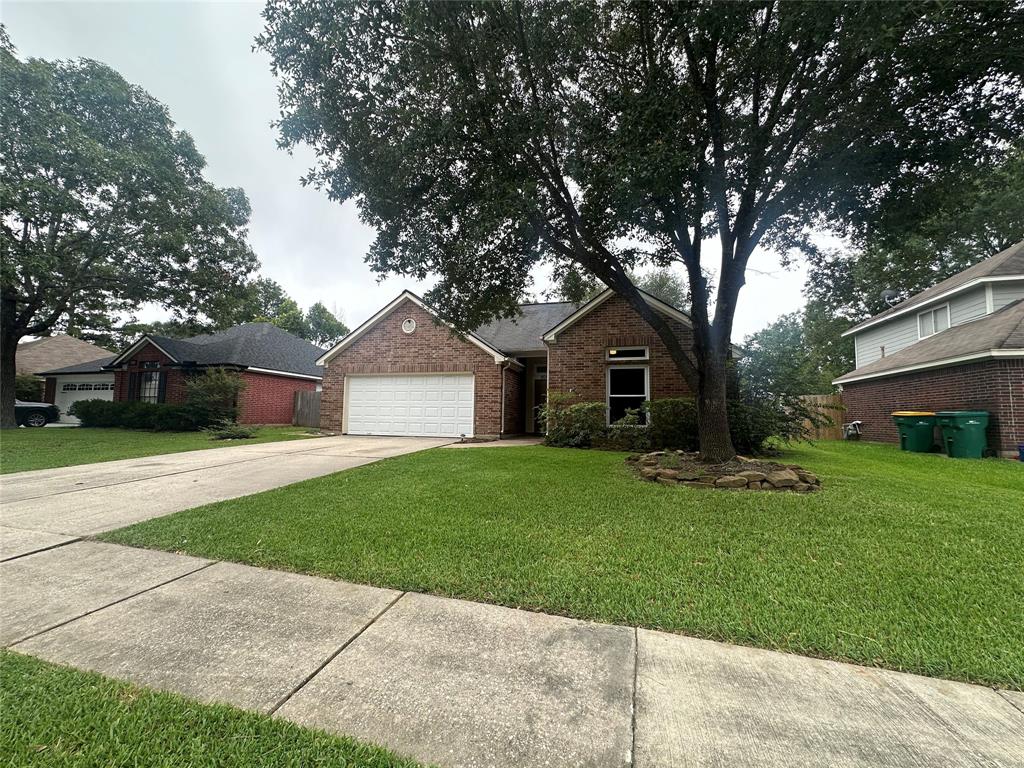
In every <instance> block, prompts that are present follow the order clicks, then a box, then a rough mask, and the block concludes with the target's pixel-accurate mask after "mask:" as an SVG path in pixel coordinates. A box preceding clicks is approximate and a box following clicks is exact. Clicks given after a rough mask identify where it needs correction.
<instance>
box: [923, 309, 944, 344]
mask: <svg viewBox="0 0 1024 768" xmlns="http://www.w3.org/2000/svg"><path fill="white" fill-rule="evenodd" d="M947 328H949V304H943V305H942V306H941V307H936V308H935V309H929V310H928V311H927V312H921V313H920V314H919V315H918V316H917V338H919V339H924V338H927V337H928V336H932V335H934V334H936V333H939V332H940V331H944V330H946V329H947Z"/></svg>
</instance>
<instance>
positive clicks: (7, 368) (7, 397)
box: [0, 333, 18, 429]
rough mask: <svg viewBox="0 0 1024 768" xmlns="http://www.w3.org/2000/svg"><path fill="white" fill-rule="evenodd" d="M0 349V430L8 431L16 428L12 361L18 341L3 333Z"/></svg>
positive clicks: (13, 366)
mask: <svg viewBox="0 0 1024 768" xmlns="http://www.w3.org/2000/svg"><path fill="white" fill-rule="evenodd" d="M0 347H2V349H0V429H8V428H10V427H16V426H18V424H17V422H16V421H15V417H14V392H15V362H14V360H15V357H16V355H17V353H18V340H17V339H16V338H10V334H7V333H4V334H3V338H2V343H0Z"/></svg>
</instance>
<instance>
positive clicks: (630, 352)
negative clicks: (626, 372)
mask: <svg viewBox="0 0 1024 768" xmlns="http://www.w3.org/2000/svg"><path fill="white" fill-rule="evenodd" d="M649 357H650V349H648V348H647V347H609V348H608V352H607V354H606V355H605V359H606V360H647V359H648V358H649Z"/></svg>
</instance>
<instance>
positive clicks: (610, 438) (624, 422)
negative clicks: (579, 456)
mask: <svg viewBox="0 0 1024 768" xmlns="http://www.w3.org/2000/svg"><path fill="white" fill-rule="evenodd" d="M593 446H594V447H595V448H603V449H605V450H609V451H633V452H635V451H648V450H650V449H651V436H650V432H649V429H648V427H647V426H646V425H645V424H644V423H643V422H642V421H641V419H640V411H639V410H638V409H635V408H631V409H628V410H627V411H626V415H625V416H623V417H622V418H621V419H619V420H618V421H616V422H615V423H614V424H612V425H611V426H610V427H606V428H605V430H604V433H603V434H602V435H600V436H597V437H595V438H594V440H593Z"/></svg>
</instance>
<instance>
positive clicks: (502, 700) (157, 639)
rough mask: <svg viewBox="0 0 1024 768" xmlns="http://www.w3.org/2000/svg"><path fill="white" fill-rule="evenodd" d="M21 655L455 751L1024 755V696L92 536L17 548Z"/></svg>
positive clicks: (625, 758)
mask: <svg viewBox="0 0 1024 768" xmlns="http://www.w3.org/2000/svg"><path fill="white" fill-rule="evenodd" d="M0 586H2V589H3V600H2V601H0V634H2V639H3V643H4V644H5V645H8V646H11V647H12V648H13V650H15V651H17V652H20V653H27V654H32V655H35V656H39V657H41V658H44V659H48V660H50V661H54V662H58V663H63V664H69V665H72V666H75V667H79V668H83V669H90V670H95V671H98V672H102V673H104V674H108V675H112V676H114V677H118V678H123V679H126V680H131V681H134V682H137V683H140V684H143V685H147V686H152V687H156V688H161V689H166V690H171V691H177V692H179V693H182V694H185V695H187V696H191V697H194V698H196V699H200V700H202V701H218V702H227V703H231V704H235V705H237V706H241V707H244V708H247V709H252V710H255V711H259V712H265V713H272V714H275V715H276V716H278V717H282V718H286V719H289V720H292V721H294V722H296V723H299V724H302V725H308V726H314V727H317V728H322V729H325V730H328V731H333V732H337V733H340V734H346V735H350V736H355V737H358V738H361V739H365V740H368V741H372V742H376V743H379V744H383V745H385V746H389V747H392V748H394V749H395V750H397V751H399V752H400V753H403V754H407V755H410V756H412V757H415V758H418V759H420V760H422V761H424V762H434V763H437V764H440V765H442V766H446V767H451V768H454V767H456V766H467V767H468V766H481V767H482V766H509V767H511V766H517V767H518V766H524V767H526V768H532V767H533V766H536V767H537V768H540V767H541V766H561V765H566V766H569V765H571V766H621V767H623V768H625V767H627V766H640V767H643V768H653V767H654V766H659V767H660V766H664V767H665V768H669V767H671V768H676V767H678V766H723V767H724V766H729V767H732V766H751V768H754V767H755V766H756V767H757V768H772V767H774V766H793V767H794V768H795V767H796V766H819V765H820V766H864V767H865V768H867V767H868V766H870V767H871V768H875V767H876V766H901V767H902V766H914V767H918V766H943V767H944V768H945V767H946V766H971V767H974V766H1006V767H1007V768H1010V767H1013V768H1018V767H1019V766H1021V765H1024V695H1022V694H1019V693H1007V692H996V691H993V690H991V689H989V688H984V687H980V686H972V685H966V684H962V683H954V682H949V681H945V680H936V679H930V678H923V677H917V676H914V675H906V674H899V673H893V672H887V671H884V670H877V669H869V668H864V667H857V666H853V665H848V664H840V663H836V662H829V661H821V660H816V659H809V658H804V657H800V656H795V655H789V654H782V653H776V652H772V651H763V650H755V649H750V648H743V647H737V646H730V645H725V644H722V643H715V642H710V641H705V640H696V639H692V638H687V637H681V636H678V635H670V634H665V633H660V632H652V631H647V630H636V629H633V628H630V627H619V626H609V625H601V624H593V623H588V622H583V621H576V620H573V619H567V618H562V617H557V616H549V615H544V614H538V613H531V612H527V611H519V610H513V609H509V608H501V607H497V606H492V605H483V604H478V603H469V602H464V601H460V600H451V599H446V598H440V597H434V596H429V595H422V594H414V593H402V592H396V591H393V590H387V589H376V588H373V587H366V586H359V585H353V584H346V583H342V582H336V581H330V580H326V579H319V578H314V577H310V576H303V575H298V574H290V573H280V572H275V571H268V570H263V569H259V568H251V567H248V566H242V565H236V564H230V563H217V562H211V561H208V560H202V559H198V558H193V557H186V556H182V555H175V554H171V553H166V552H152V551H147V550H139V549H132V548H127V547H120V546H115V545H111V544H103V543H98V542H91V541H78V542H72V543H69V544H63V545H61V544H59V543H58V544H57V545H56V546H55V547H54V548H52V549H49V550H47V551H43V552H38V553H35V554H30V555H26V556H22V557H18V558H16V559H12V560H9V561H7V562H4V563H0Z"/></svg>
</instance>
